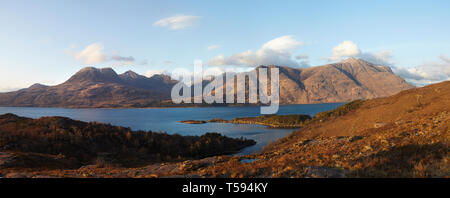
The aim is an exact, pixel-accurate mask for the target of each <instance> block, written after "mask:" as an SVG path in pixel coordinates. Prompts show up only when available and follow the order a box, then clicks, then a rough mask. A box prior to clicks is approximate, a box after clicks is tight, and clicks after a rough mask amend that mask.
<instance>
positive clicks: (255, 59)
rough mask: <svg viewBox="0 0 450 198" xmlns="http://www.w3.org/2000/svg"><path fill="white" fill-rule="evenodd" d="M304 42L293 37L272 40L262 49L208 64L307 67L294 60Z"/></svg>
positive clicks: (222, 56) (218, 59)
mask: <svg viewBox="0 0 450 198" xmlns="http://www.w3.org/2000/svg"><path fill="white" fill-rule="evenodd" d="M301 45H303V42H300V41H297V40H295V39H294V38H293V37H292V36H289V35H287V36H281V37H278V38H275V39H272V40H270V41H268V42H266V43H265V44H263V45H262V46H261V48H260V49H258V50H256V51H253V50H248V51H244V52H240V53H236V54H233V55H231V56H224V55H222V54H219V55H217V56H216V57H214V58H212V59H211V60H209V61H208V62H207V65H211V66H250V67H255V66H259V65H285V66H291V67H299V66H306V63H307V62H305V59H307V58H305V57H303V58H302V60H303V61H297V60H295V59H293V57H292V56H293V51H294V50H296V49H298V48H299V47H300V46H301Z"/></svg>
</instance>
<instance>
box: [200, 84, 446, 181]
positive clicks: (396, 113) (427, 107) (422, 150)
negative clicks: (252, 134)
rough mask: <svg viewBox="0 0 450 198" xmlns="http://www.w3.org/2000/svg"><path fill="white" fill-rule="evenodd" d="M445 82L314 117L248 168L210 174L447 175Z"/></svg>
mask: <svg viewBox="0 0 450 198" xmlns="http://www.w3.org/2000/svg"><path fill="white" fill-rule="evenodd" d="M449 144H450V82H449V81H447V82H443V83H439V84H434V85H430V86H427V87H424V88H417V89H411V90H407V91H403V92H401V93H399V94H397V95H395V96H391V97H387V98H379V99H372V100H367V101H355V102H352V103H349V104H347V105H344V106H342V107H340V108H338V109H336V110H333V111H330V112H325V113H321V114H318V115H317V116H316V117H315V118H313V121H312V122H311V123H310V124H309V125H307V126H306V127H304V128H303V129H301V130H299V131H296V132H294V133H292V134H291V135H289V136H287V137H285V138H283V139H280V140H279V141H277V142H275V143H273V144H271V145H269V146H267V147H266V148H265V150H264V151H263V152H262V153H261V154H258V155H254V156H249V158H253V159H255V161H254V162H252V163H241V162H240V161H239V160H240V159H239V158H230V159H229V160H225V161H224V162H222V163H218V164H216V165H215V166H210V167H208V168H204V169H200V170H197V171H196V173H197V174H200V175H204V176H208V177H450V164H449V163H450V161H449V160H450V153H449V151H450V149H449V148H450V147H449Z"/></svg>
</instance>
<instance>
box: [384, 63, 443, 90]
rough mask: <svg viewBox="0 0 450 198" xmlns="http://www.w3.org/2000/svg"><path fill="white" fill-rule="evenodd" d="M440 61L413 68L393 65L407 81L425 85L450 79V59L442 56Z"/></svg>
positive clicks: (395, 70)
mask: <svg viewBox="0 0 450 198" xmlns="http://www.w3.org/2000/svg"><path fill="white" fill-rule="evenodd" d="M439 58H440V59H441V60H440V61H434V62H429V63H424V64H421V65H419V66H417V67H413V68H404V67H393V68H392V69H393V71H394V72H395V73H396V74H397V75H399V76H401V77H402V78H404V79H405V80H406V81H408V82H410V83H412V84H415V85H418V86H424V85H427V84H432V83H438V82H442V81H446V80H450V59H449V57H447V56H440V57H439Z"/></svg>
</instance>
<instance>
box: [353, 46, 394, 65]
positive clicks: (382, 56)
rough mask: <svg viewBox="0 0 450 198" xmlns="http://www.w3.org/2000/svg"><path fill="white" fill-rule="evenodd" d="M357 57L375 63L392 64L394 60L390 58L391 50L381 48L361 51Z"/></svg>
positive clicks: (391, 56)
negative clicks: (379, 49)
mask: <svg viewBox="0 0 450 198" xmlns="http://www.w3.org/2000/svg"><path fill="white" fill-rule="evenodd" d="M357 57H358V58H361V59H363V60H365V61H368V62H370V63H373V64H376V65H384V66H392V65H394V62H393V60H392V59H393V57H394V56H393V53H392V50H383V51H380V52H363V53H361V54H360V55H359V56H357Z"/></svg>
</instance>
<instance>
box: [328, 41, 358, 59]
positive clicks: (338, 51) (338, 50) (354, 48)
mask: <svg viewBox="0 0 450 198" xmlns="http://www.w3.org/2000/svg"><path fill="white" fill-rule="evenodd" d="M360 54H361V50H359V47H358V45H356V44H355V43H354V42H352V41H344V42H342V43H340V44H339V45H337V46H336V47H334V48H333V50H332V54H331V56H330V57H329V58H328V60H330V61H334V60H340V59H342V58H344V57H353V56H358V55H360Z"/></svg>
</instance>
